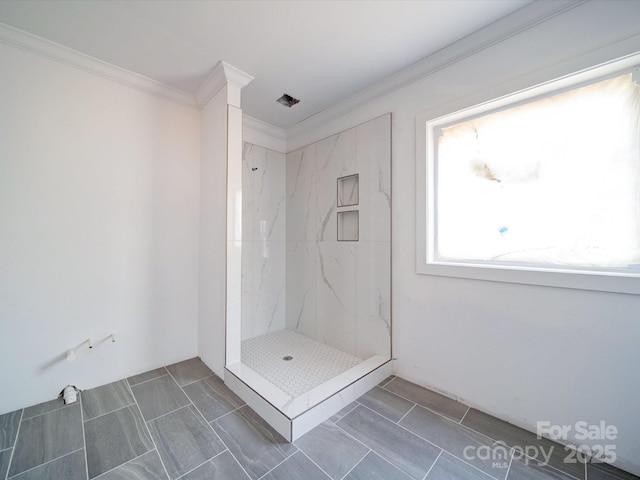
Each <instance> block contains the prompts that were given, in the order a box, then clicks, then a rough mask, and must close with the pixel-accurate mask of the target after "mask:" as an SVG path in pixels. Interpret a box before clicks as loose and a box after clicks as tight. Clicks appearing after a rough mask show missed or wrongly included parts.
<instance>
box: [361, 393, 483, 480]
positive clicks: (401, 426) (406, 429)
mask: <svg viewBox="0 0 640 480" xmlns="http://www.w3.org/2000/svg"><path fill="white" fill-rule="evenodd" d="M363 407H364V408H366V409H368V410H371V411H372V412H373V413H375V414H376V415H378V416H380V417H382V418H384V419H385V420H389V419H388V418H387V417H385V416H384V415H381V414H380V413H378V412H376V411H375V410H372V409H371V408H369V407H367V406H366V405H363ZM447 420H449V421H450V422H453V421H452V420H451V419H447ZM453 424H454V425H457V424H456V422H453ZM394 425H397V426H398V427H400V428H402V429H403V430H405V431H407V432H409V433H410V434H412V435H415V436H416V437H418V438H420V439H422V440H424V441H425V442H427V443H428V444H430V445H432V446H434V447H436V448H438V449H440V450H442V451H443V452H446V453H448V454H449V455H451V456H452V457H455V458H456V459H458V460H460V461H461V462H464V463H466V464H467V465H469V466H470V467H472V468H475V469H476V470H478V471H479V472H481V473H484V474H485V475H488V476H489V477H491V478H495V477H493V475H489V474H488V473H486V472H484V471H482V470H480V469H479V468H478V467H476V466H475V465H471V464H470V463H469V462H467V461H466V460H465V459H463V458H460V457H459V456H457V455H456V454H455V453H453V452H450V451H449V450H446V449H444V448H442V447H440V446H439V445H436V444H435V443H433V442H432V441H431V440H427V439H426V438H424V437H423V436H421V435H418V434H417V433H415V432H412V431H411V430H409V429H408V428H406V427H404V426H403V425H399V424H397V423H394ZM463 427H464V426H463ZM465 428H466V427H465ZM476 433H477V432H476ZM480 435H482V434H480ZM483 436H486V435H483ZM487 438H489V437H487ZM405 473H406V472H405ZM409 476H411V475H409Z"/></svg>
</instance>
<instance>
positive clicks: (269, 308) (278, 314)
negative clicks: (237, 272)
mask: <svg viewBox="0 0 640 480" xmlns="http://www.w3.org/2000/svg"><path fill="white" fill-rule="evenodd" d="M243 147H244V148H243V154H242V166H243V170H242V286H241V288H242V339H243V340H246V339H248V338H253V337H257V336H259V335H264V334H266V333H272V332H275V331H278V330H282V329H283V328H285V326H286V325H285V314H286V285H285V279H286V255H285V252H286V248H285V247H286V244H285V240H286V218H285V217H286V203H287V202H286V183H285V179H286V173H285V155H284V154H283V153H279V152H275V151H273V150H268V149H266V148H263V147H258V146H256V145H251V144H249V143H245V144H244V146H243Z"/></svg>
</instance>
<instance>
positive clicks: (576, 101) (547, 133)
mask: <svg viewBox="0 0 640 480" xmlns="http://www.w3.org/2000/svg"><path fill="white" fill-rule="evenodd" d="M637 61H638V60H637V59H636V60H635V62H636V63H637ZM629 63H630V61H629V59H627V60H625V61H622V62H615V63H611V64H609V65H607V66H605V67H600V68H597V69H593V70H590V71H588V72H583V73H581V74H577V75H573V76H570V77H565V78H563V79H560V80H557V81H554V82H549V83H548V84H545V85H542V86H538V87H534V88H531V89H528V90H526V91H523V92H519V93H516V94H513V95H509V96H507V97H502V98H500V99H497V100H494V101H491V102H488V103H485V104H482V105H479V106H475V107H472V108H469V109H466V110H462V111H459V112H456V113H453V114H448V115H445V116H440V117H438V118H433V119H432V118H427V117H426V116H423V117H420V118H418V123H417V132H420V131H422V134H421V135H420V134H419V135H418V137H419V138H418V149H417V151H418V152H419V153H418V166H419V168H418V172H419V177H420V179H419V181H418V189H419V190H418V192H421V193H422V195H418V198H419V200H418V203H419V205H418V212H419V217H418V220H419V222H418V223H419V225H418V231H419V234H418V271H419V272H421V273H427V274H437V275H448V276H460V277H468V278H480V279H487V280H497V281H510V282H516V283H532V284H542V285H553V286H563V287H570V288H585V289H593V290H605V291H619V292H625V293H640V86H639V85H638V83H637V81H638V71H637V68H636V67H634V66H633V65H629ZM421 142H423V143H422V144H421ZM421 202H424V203H423V205H420V203H421ZM422 215H424V217H421V216H422ZM421 221H422V222H423V226H422V225H420V223H421Z"/></svg>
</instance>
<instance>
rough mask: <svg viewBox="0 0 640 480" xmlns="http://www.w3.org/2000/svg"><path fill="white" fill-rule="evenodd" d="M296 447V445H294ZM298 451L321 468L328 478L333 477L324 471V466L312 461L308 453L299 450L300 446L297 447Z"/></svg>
mask: <svg viewBox="0 0 640 480" xmlns="http://www.w3.org/2000/svg"><path fill="white" fill-rule="evenodd" d="M296 447H297V445H296ZM298 451H299V452H300V453H302V455H304V456H305V457H307V458H308V459H309V461H310V462H311V463H313V464H314V465H315V466H316V467H318V468H319V469H320V470H321V471H322V472H323V473H324V474H325V475H326V476H327V477H329V478H333V477H332V476H331V475H329V474H328V473H327V472H326V471H325V469H324V468H322V467H321V466H320V465H318V464H317V463H316V462H314V461H313V459H312V458H311V457H310V456H309V455H307V454H306V453H304V452H303V451H302V450H300V448H298Z"/></svg>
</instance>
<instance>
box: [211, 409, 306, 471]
mask: <svg viewBox="0 0 640 480" xmlns="http://www.w3.org/2000/svg"><path fill="white" fill-rule="evenodd" d="M211 425H212V426H213V429H214V430H215V431H216V432H217V434H218V435H220V438H222V440H223V441H224V443H225V444H226V445H227V447H228V448H229V450H230V451H231V453H233V455H234V456H235V457H236V459H237V460H238V461H239V462H240V465H242V466H243V467H244V469H245V470H246V471H247V472H248V473H249V475H250V476H251V478H259V477H261V476H262V475H264V474H265V473H267V472H268V471H269V470H271V469H272V468H273V467H275V466H276V465H278V464H279V463H280V462H282V461H283V460H284V459H285V458H287V457H288V456H289V455H291V454H292V453H294V452H295V451H296V450H297V447H296V446H295V445H293V444H291V443H288V442H287V441H286V440H285V439H284V438H282V436H281V435H280V434H279V433H278V432H276V431H275V430H274V429H273V428H271V427H270V426H269V425H268V424H267V422H265V421H264V420H263V419H262V418H260V417H259V416H258V415H257V414H256V413H255V412H254V411H253V410H251V409H250V408H249V407H247V406H244V407H242V408H240V409H238V410H236V411H234V412H232V413H229V414H228V415H225V416H224V417H221V418H219V419H217V420H215V421H214V422H212V423H211Z"/></svg>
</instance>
